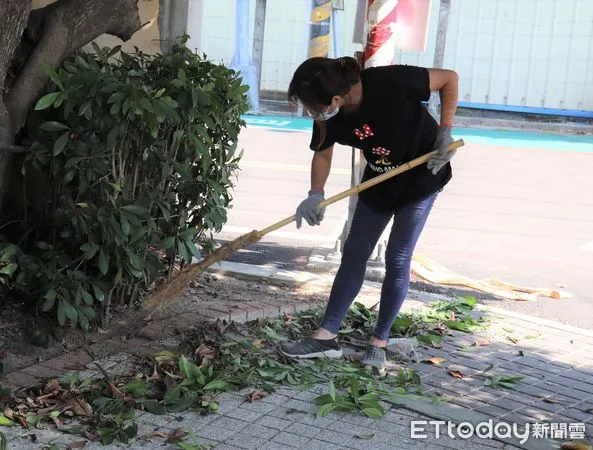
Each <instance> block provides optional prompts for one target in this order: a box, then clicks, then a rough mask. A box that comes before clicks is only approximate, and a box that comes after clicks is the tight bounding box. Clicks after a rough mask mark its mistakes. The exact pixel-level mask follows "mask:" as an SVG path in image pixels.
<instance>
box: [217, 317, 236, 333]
mask: <svg viewBox="0 0 593 450" xmlns="http://www.w3.org/2000/svg"><path fill="white" fill-rule="evenodd" d="M232 324H233V321H232V320H231V321H230V322H229V323H226V320H223V321H218V322H217V324H216V328H217V329H218V332H219V333H220V334H224V333H225V332H226V330H227V329H228V327H230V326H231V325H232Z"/></svg>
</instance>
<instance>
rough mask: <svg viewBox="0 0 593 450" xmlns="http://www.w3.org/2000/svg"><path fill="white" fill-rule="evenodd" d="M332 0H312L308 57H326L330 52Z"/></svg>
mask: <svg viewBox="0 0 593 450" xmlns="http://www.w3.org/2000/svg"><path fill="white" fill-rule="evenodd" d="M331 14H332V0H312V4H311V22H310V24H311V26H310V31H309V52H308V57H309V58H312V57H314V56H322V57H326V58H327V55H328V54H329V27H330V22H331Z"/></svg>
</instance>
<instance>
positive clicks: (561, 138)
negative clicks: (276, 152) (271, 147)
mask: <svg viewBox="0 0 593 450" xmlns="http://www.w3.org/2000/svg"><path fill="white" fill-rule="evenodd" d="M244 119H245V122H247V125H248V126H254V127H263V128H271V129H276V130H285V131H311V127H312V120H311V119H308V118H290V117H279V116H276V117H274V116H253V115H246V116H244ZM453 136H454V137H455V139H463V140H464V141H465V142H466V143H468V144H469V143H473V144H490V145H500V146H505V147H525V148H539V149H545V150H562V151H574V152H585V153H593V136H591V135H589V136H575V135H562V134H552V133H534V132H529V131H505V130H478V129H468V128H455V129H454V130H453Z"/></svg>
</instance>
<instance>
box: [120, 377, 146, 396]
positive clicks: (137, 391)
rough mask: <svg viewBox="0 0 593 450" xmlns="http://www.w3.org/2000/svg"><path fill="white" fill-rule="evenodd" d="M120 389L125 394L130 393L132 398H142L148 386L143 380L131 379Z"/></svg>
mask: <svg viewBox="0 0 593 450" xmlns="http://www.w3.org/2000/svg"><path fill="white" fill-rule="evenodd" d="M121 389H122V391H123V392H125V393H126V394H131V395H132V397H134V398H142V397H144V396H146V395H147V394H148V387H147V386H146V383H145V382H144V381H143V380H132V381H130V382H129V383H127V384H125V385H124V386H123V387H122V388H121Z"/></svg>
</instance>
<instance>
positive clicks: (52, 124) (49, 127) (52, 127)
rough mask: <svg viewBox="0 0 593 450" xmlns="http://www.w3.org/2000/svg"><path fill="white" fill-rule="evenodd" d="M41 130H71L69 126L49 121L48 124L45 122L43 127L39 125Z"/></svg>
mask: <svg viewBox="0 0 593 450" xmlns="http://www.w3.org/2000/svg"><path fill="white" fill-rule="evenodd" d="M39 128H41V129H42V130H44V131H63V130H69V129H70V127H69V126H68V125H64V124H63V123H60V122H56V121H55V120H49V121H47V122H43V123H42V124H41V125H39Z"/></svg>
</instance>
